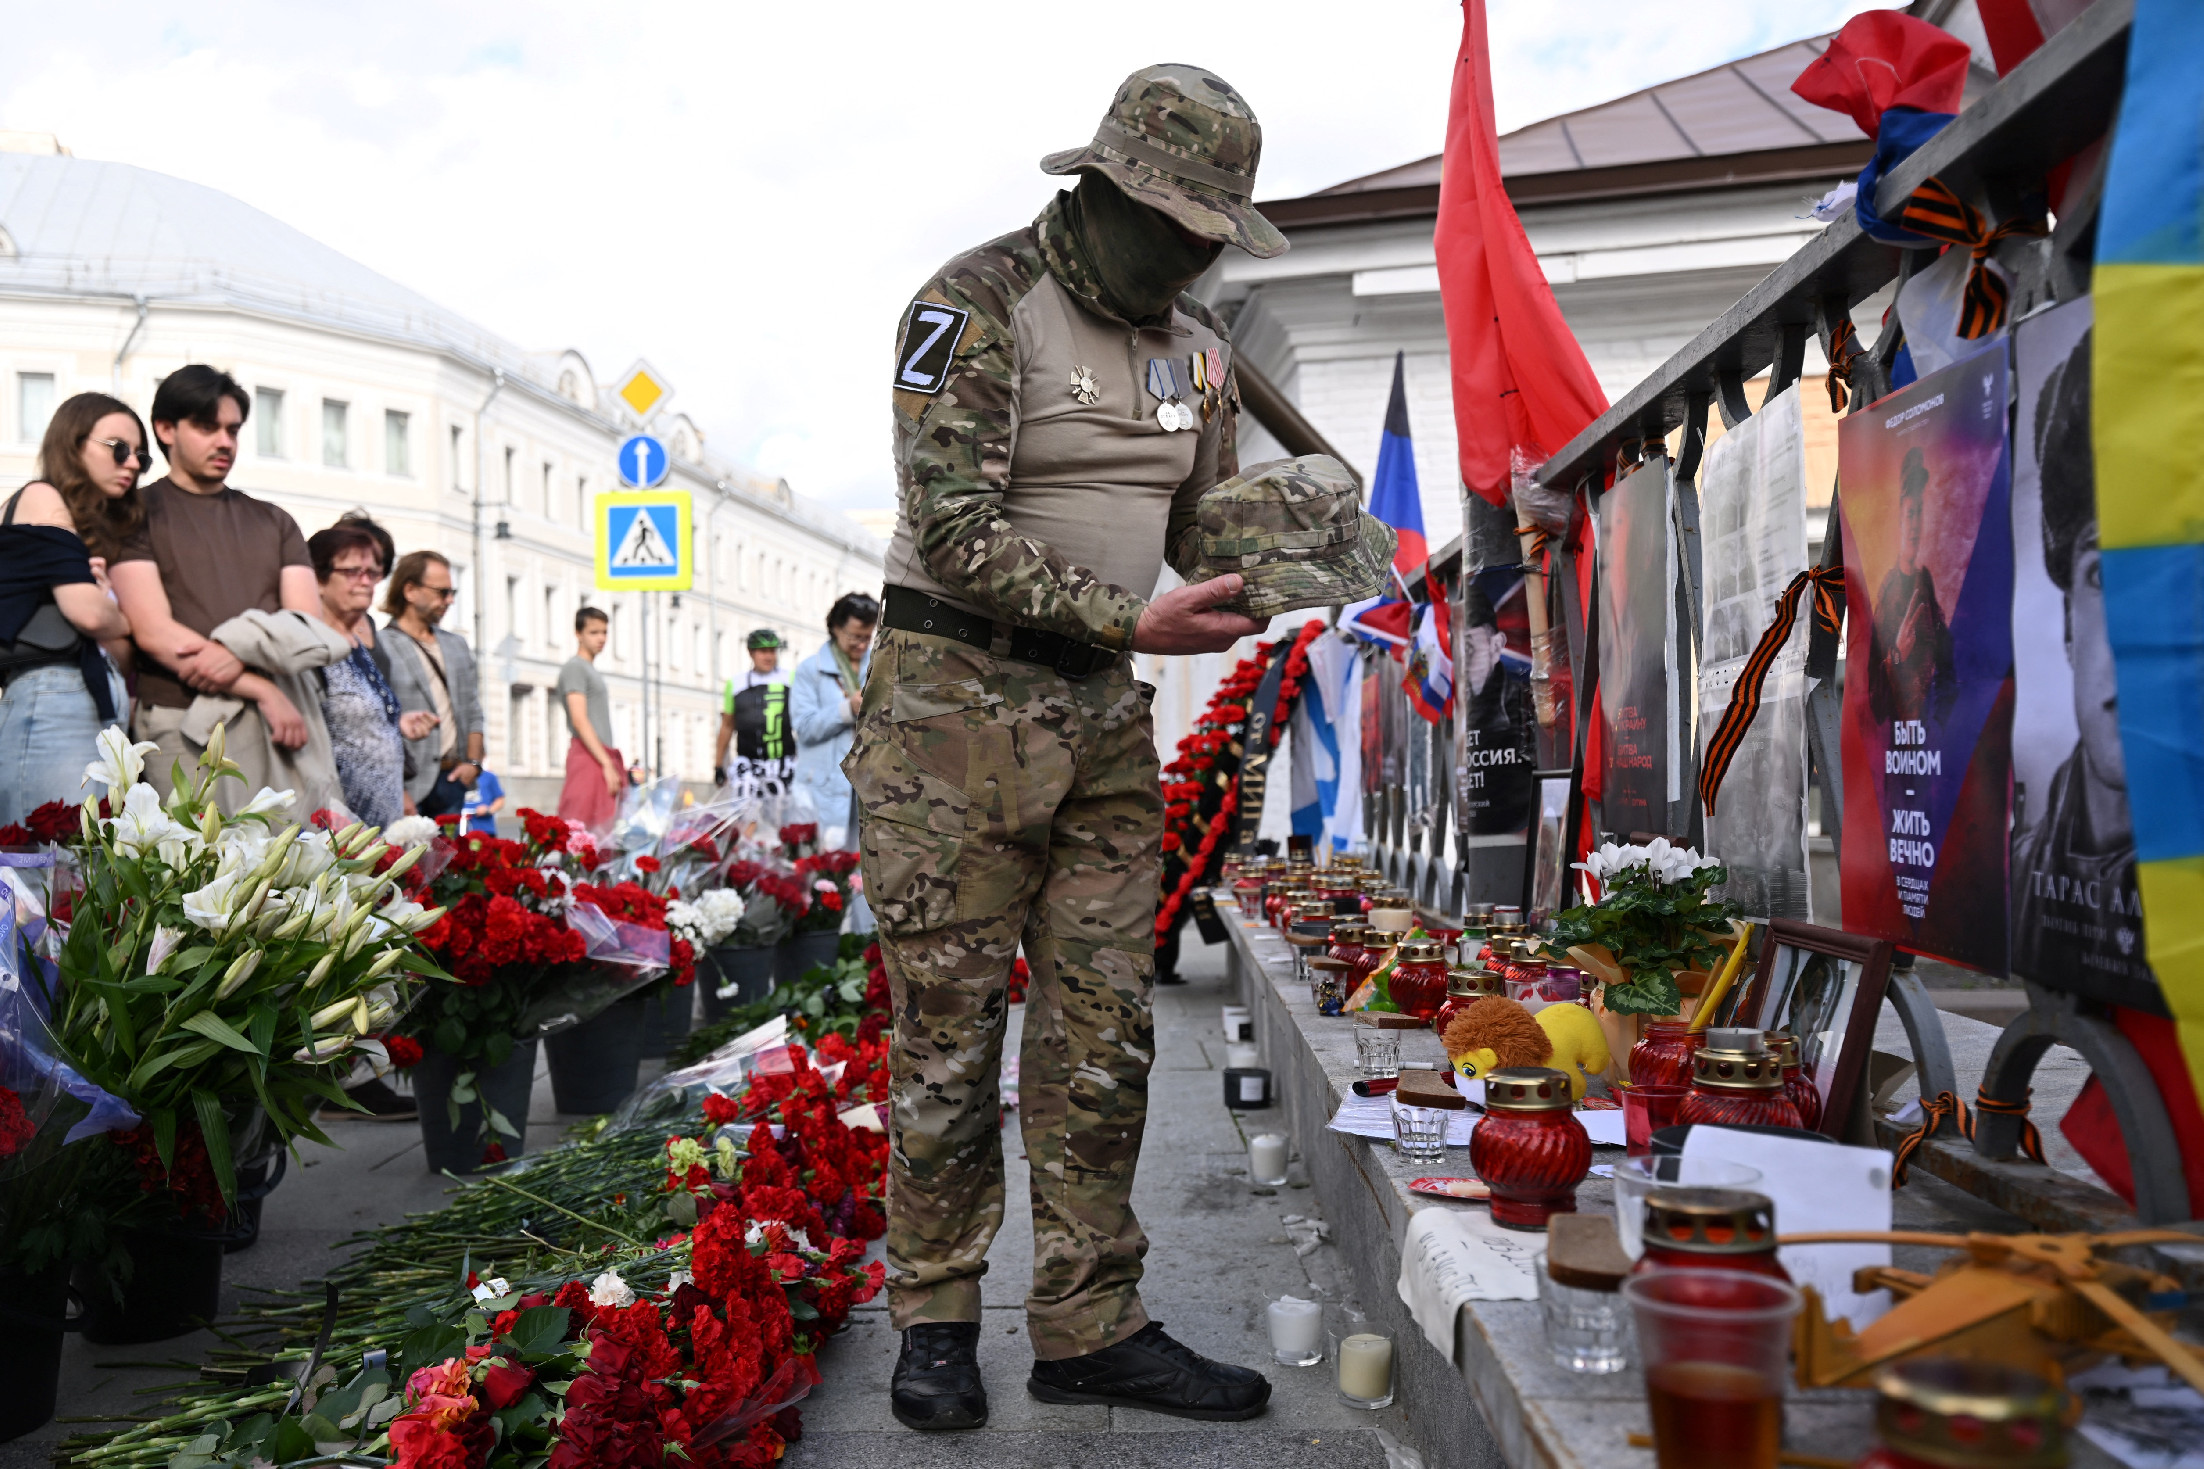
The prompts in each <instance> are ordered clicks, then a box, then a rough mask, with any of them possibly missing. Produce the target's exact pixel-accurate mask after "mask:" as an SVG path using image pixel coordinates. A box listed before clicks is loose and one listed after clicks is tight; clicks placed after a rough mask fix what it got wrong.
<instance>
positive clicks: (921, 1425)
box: [888, 1321, 987, 1430]
mask: <svg viewBox="0 0 2204 1469" xmlns="http://www.w3.org/2000/svg"><path fill="white" fill-rule="evenodd" d="M979 1346H980V1324H979V1323H978V1322H977V1321H940V1322H934V1323H931V1324H929V1325H925V1326H914V1327H911V1328H910V1329H909V1330H908V1331H905V1332H904V1333H903V1350H902V1352H901V1353H900V1354H898V1355H897V1357H896V1359H895V1376H894V1378H893V1379H891V1381H890V1383H889V1387H888V1407H889V1408H890V1409H891V1410H892V1411H893V1412H894V1413H895V1420H896V1422H898V1423H900V1424H902V1425H903V1426H904V1427H905V1428H917V1429H924V1430H933V1429H940V1428H982V1427H985V1426H986V1424H987V1389H986V1388H984V1387H982V1386H980V1360H979Z"/></svg>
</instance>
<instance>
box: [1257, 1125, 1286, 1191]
mask: <svg viewBox="0 0 2204 1469" xmlns="http://www.w3.org/2000/svg"><path fill="white" fill-rule="evenodd" d="M1247 1176H1248V1177H1249V1178H1251V1179H1253V1180H1254V1181H1255V1182H1257V1183H1259V1184H1262V1185H1264V1186H1266V1187H1269V1188H1276V1187H1278V1186H1279V1185H1280V1184H1282V1183H1284V1182H1285V1181H1286V1140H1285V1138H1284V1136H1282V1135H1281V1134H1279V1133H1275V1132H1259V1133H1257V1134H1255V1136H1253V1137H1251V1138H1249V1139H1248V1140H1247Z"/></svg>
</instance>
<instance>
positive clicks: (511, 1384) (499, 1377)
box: [482, 1362, 536, 1413]
mask: <svg viewBox="0 0 2204 1469" xmlns="http://www.w3.org/2000/svg"><path fill="white" fill-rule="evenodd" d="M535 1380H536V1374H535V1373H534V1372H532V1371H531V1370H529V1369H528V1368H526V1367H520V1366H515V1365H512V1364H510V1363H505V1362H497V1363H492V1364H491V1366H490V1368H489V1370H488V1371H486V1372H484V1373H483V1375H482V1400H483V1401H484V1402H485V1403H488V1404H489V1405H490V1411H491V1412H493V1413H494V1412H499V1411H501V1410H503V1409H506V1408H510V1407H511V1406H513V1404H515V1403H517V1402H519V1401H520V1395H521V1394H522V1393H524V1392H526V1391H528V1388H529V1385H530V1384H531V1383H533V1382H534V1381H535Z"/></svg>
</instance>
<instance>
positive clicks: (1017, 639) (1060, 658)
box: [880, 585, 1118, 681]
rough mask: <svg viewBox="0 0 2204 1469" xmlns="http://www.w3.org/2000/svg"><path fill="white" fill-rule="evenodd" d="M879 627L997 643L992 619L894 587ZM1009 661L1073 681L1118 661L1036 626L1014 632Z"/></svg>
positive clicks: (884, 601)
mask: <svg viewBox="0 0 2204 1469" xmlns="http://www.w3.org/2000/svg"><path fill="white" fill-rule="evenodd" d="M880 625H881V626H883V627H892V628H897V629H900V630H901V631H903V632H915V633H925V634H926V635H928V636H929V637H937V638H954V639H956V640H957V641H958V642H960V643H970V644H971V645H972V646H973V647H975V648H989V649H991V648H993V647H994V644H995V632H996V625H995V622H994V619H992V618H987V617H982V616H980V615H979V614H978V613H976V612H967V611H965V610H964V609H963V608H962V607H952V606H951V605H950V604H949V603H947V602H944V601H942V600H941V599H940V598H939V597H929V596H927V595H926V594H925V593H924V592H919V591H913V590H912V589H911V588H909V587H899V586H892V585H891V586H890V587H889V588H888V589H887V595H886V596H885V597H884V598H883V599H882V601H881V605H880ZM1008 656H1009V657H1011V658H1014V659H1016V660H1017V661H1018V662H1020V663H1038V664H1040V665H1041V666H1042V667H1044V668H1052V669H1054V670H1055V671H1056V672H1058V673H1060V674H1062V675H1063V676H1064V677H1065V678H1068V679H1072V680H1075V681H1076V680H1078V679H1082V678H1092V677H1093V676H1094V675H1095V674H1098V673H1100V672H1102V671H1103V670H1104V669H1107V668H1114V667H1115V666H1116V665H1117V660H1118V655H1117V654H1116V653H1113V652H1111V651H1110V650H1109V649H1107V648H1097V647H1096V646H1095V645H1094V644H1092V643H1082V642H1080V641H1078V640H1077V639H1075V638H1067V637H1065V636H1064V635H1063V634H1062V633H1054V632H1043V631H1042V630H1041V629H1039V628H1037V627H1013V628H1011V629H1010V652H1009V654H1008Z"/></svg>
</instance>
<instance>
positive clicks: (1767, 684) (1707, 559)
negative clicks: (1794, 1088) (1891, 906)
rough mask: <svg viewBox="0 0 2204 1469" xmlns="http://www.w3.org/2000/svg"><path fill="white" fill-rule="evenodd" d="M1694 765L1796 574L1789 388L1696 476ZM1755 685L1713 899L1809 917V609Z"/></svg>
mask: <svg viewBox="0 0 2204 1469" xmlns="http://www.w3.org/2000/svg"><path fill="white" fill-rule="evenodd" d="M1699 532H1700V535H1701V536H1702V537H1704V543H1705V550H1704V552H1703V557H1704V559H1703V561H1702V562H1701V576H1702V581H1701V585H1702V587H1703V589H1704V593H1705V597H1704V601H1705V604H1706V613H1705V616H1706V629H1705V637H1704V640H1703V641H1702V642H1701V644H1700V655H1699V709H1700V720H1699V728H1700V738H1701V756H1702V758H1703V757H1704V754H1705V748H1704V743H1705V740H1706V739H1707V738H1709V737H1711V736H1712V735H1713V733H1714V728H1715V725H1716V724H1717V723H1718V722H1719V721H1720V719H1721V717H1722V711H1723V710H1724V709H1727V708H1728V707H1729V702H1730V695H1731V693H1732V692H1733V691H1734V690H1735V688H1736V687H1737V678H1738V675H1739V674H1740V673H1742V672H1743V671H1744V667H1745V661H1746V660H1747V659H1748V658H1750V657H1751V656H1752V653H1753V650H1754V649H1755V648H1757V647H1759V646H1760V638H1761V634H1762V633H1764V632H1765V631H1767V628H1768V624H1769V622H1770V621H1771V620H1773V618H1774V616H1775V609H1776V604H1777V603H1778V602H1779V601H1780V600H1782V597H1783V590H1784V588H1786V587H1788V586H1789V585H1790V584H1791V579H1792V578H1793V577H1796V576H1797V575H1799V573H1801V572H1803V571H1805V570H1806V424H1805V415H1804V412H1803V410H1802V407H1801V405H1800V402H1799V388H1798V385H1797V384H1795V383H1794V384H1793V385H1792V386H1791V387H1789V388H1788V389H1786V390H1784V391H1783V392H1782V393H1779V394H1777V395H1776V396H1775V397H1774V398H1772V399H1770V400H1769V401H1768V402H1766V403H1764V404H1762V405H1761V408H1760V411H1759V412H1758V413H1755V414H1754V415H1753V416H1752V417H1750V418H1748V419H1746V420H1745V421H1744V422H1743V423H1740V424H1739V425H1737V427H1735V428H1733V429H1731V430H1730V431H1729V432H1728V433H1726V434H1724V435H1723V436H1722V437H1721V438H1719V439H1717V440H1715V441H1714V442H1713V443H1712V444H1710V445H1709V446H1708V447H1707V456H1706V465H1705V467H1704V468H1703V469H1702V470H1701V471H1700V475H1699ZM1801 607H1802V609H1803V610H1802V615H1800V616H1799V617H1798V618H1796V619H1795V620H1794V621H1793V623H1792V625H1791V635H1790V638H1789V639H1788V640H1787V641H1786V642H1785V643H1784V645H1783V651H1782V652H1780V653H1778V654H1777V655H1776V659H1775V662H1774V663H1773V664H1771V665H1770V666H1769V669H1768V673H1767V677H1766V679H1765V680H1764V681H1763V682H1762V684H1761V686H1760V712H1759V714H1758V715H1756V716H1755V717H1754V719H1753V722H1752V727H1751V728H1750V729H1749V730H1747V731H1746V733H1745V738H1744V740H1743V741H1742V742H1741V743H1740V744H1739V745H1738V747H1737V753H1736V755H1735V756H1733V757H1732V758H1731V761H1730V767H1729V772H1728V774H1727V775H1725V776H1724V777H1723V780H1722V789H1721V792H1720V795H1719V796H1718V798H1717V799H1716V801H1715V805H1714V814H1713V815H1711V816H1709V817H1707V819H1706V850H1707V854H1708V855H1709V856H1713V857H1719V858H1721V859H1722V865H1723V867H1724V868H1726V869H1727V870H1728V872H1729V881H1728V882H1727V883H1725V884H1724V885H1723V886H1722V888H1721V889H1720V890H1719V891H1720V894H1721V896H1723V897H1725V898H1727V899H1729V900H1730V901H1731V902H1733V903H1739V904H1742V905H1743V906H1744V909H1745V913H1746V916H1748V917H1751V918H1758V919H1768V918H1800V919H1804V918H1811V917H1812V916H1813V913H1812V909H1811V904H1810V903H1809V902H1808V896H1807V893H1808V887H1809V884H1808V883H1807V880H1806V641H1807V636H1808V633H1809V631H1810V629H1811V627H1812V617H1811V616H1810V611H1811V603H1810V602H1803V603H1802V604H1801Z"/></svg>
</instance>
